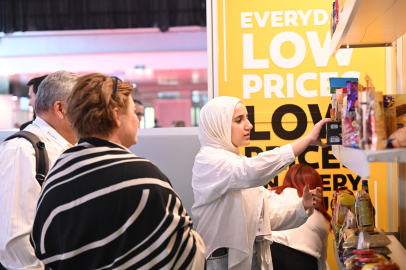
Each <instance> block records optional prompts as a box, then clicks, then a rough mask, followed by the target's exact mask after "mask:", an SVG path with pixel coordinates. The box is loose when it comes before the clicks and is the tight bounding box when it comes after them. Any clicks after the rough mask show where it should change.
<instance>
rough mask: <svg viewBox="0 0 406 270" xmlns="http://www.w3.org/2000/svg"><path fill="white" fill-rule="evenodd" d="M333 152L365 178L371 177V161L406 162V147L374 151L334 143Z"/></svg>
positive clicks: (345, 164)
mask: <svg viewBox="0 0 406 270" xmlns="http://www.w3.org/2000/svg"><path fill="white" fill-rule="evenodd" d="M332 152H333V155H334V156H335V157H336V158H337V159H338V160H339V161H340V162H341V164H343V165H344V166H345V167H347V168H348V169H350V170H351V171H353V172H354V173H356V174H357V175H359V176H361V177H363V178H369V176H370V172H369V166H370V163H371V162H397V163H406V149H401V148H398V149H385V150H378V151H372V150H360V149H353V148H347V147H343V146H341V145H333V146H332Z"/></svg>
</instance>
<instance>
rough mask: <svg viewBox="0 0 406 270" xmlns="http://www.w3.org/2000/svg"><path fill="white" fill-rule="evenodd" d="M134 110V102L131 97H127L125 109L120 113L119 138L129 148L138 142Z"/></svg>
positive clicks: (136, 120)
mask: <svg viewBox="0 0 406 270" xmlns="http://www.w3.org/2000/svg"><path fill="white" fill-rule="evenodd" d="M134 112H135V104H134V101H133V100H132V98H131V97H129V98H128V99H127V109H126V110H125V111H124V112H123V113H122V114H121V115H120V122H121V125H120V128H119V129H120V140H121V143H122V144H123V145H124V146H125V147H127V148H129V147H130V146H131V145H134V144H136V143H137V142H138V139H137V132H138V128H139V125H140V121H139V120H138V117H137V115H136V114H135V113H134Z"/></svg>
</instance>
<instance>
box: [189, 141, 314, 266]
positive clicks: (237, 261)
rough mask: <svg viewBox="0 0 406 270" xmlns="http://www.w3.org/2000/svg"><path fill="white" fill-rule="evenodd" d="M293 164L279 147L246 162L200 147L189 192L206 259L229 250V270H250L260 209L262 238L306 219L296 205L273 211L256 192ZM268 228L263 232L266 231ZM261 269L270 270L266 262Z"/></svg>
mask: <svg viewBox="0 0 406 270" xmlns="http://www.w3.org/2000/svg"><path fill="white" fill-rule="evenodd" d="M294 160H295V156H294V154H293V150H292V147H291V146H290V145H285V146H283V147H280V148H276V149H274V150H272V151H267V152H263V153H260V154H259V155H258V156H256V157H252V158H247V157H243V156H241V155H237V154H236V153H232V152H230V151H227V150H224V149H220V148H214V147H208V146H203V147H202V148H201V149H200V152H199V153H198V155H197V156H196V159H195V164H194V167H193V179H192V187H193V192H194V198H195V204H194V205H193V207H192V214H193V217H194V218H195V219H196V221H197V222H198V226H197V229H196V231H197V232H198V233H199V235H200V236H201V237H202V239H203V241H204V243H205V246H206V258H208V257H209V256H210V254H211V253H212V252H213V251H214V250H216V249H218V248H222V247H226V248H229V255H228V266H229V269H241V270H246V269H251V262H252V249H253V244H254V242H255V236H256V232H257V228H258V221H259V217H260V213H261V210H262V206H263V207H264V235H265V239H267V240H270V239H271V236H270V234H271V231H270V230H271V228H272V230H283V229H289V228H295V227H297V226H300V225H301V224H303V223H304V222H305V221H306V220H307V218H308V215H307V213H306V211H305V210H304V207H303V203H302V199H300V198H297V199H296V200H295V201H292V202H291V203H292V204H290V205H284V206H275V205H274V204H273V203H272V201H269V198H268V196H269V195H270V194H269V192H268V191H267V190H266V189H265V188H263V187H262V186H263V185H265V184H267V183H268V182H269V181H270V180H272V179H273V178H274V177H275V176H276V175H278V174H279V173H280V172H282V171H283V170H284V169H286V167H287V166H288V165H289V164H290V163H292V162H293V161H294ZM267 225H268V228H267ZM261 268H262V269H273V267H272V262H271V263H270V264H269V265H264V263H263V262H261Z"/></svg>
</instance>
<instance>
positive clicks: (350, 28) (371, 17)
mask: <svg viewBox="0 0 406 270" xmlns="http://www.w3.org/2000/svg"><path fill="white" fill-rule="evenodd" d="M340 9H341V8H340ZM405 14H406V0H347V1H346V2H345V4H344V6H343V8H342V9H341V12H340V14H339V22H338V24H337V27H336V31H335V32H334V35H333V37H332V40H331V43H330V55H331V56H335V54H336V53H337V51H338V50H339V49H340V48H361V47H382V46H392V43H393V42H395V41H396V40H397V39H398V38H400V37H401V36H403V35H404V34H405V33H406V16H405Z"/></svg>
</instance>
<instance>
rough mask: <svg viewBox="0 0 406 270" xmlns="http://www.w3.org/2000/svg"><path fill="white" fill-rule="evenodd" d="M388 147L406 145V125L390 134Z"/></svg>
mask: <svg viewBox="0 0 406 270" xmlns="http://www.w3.org/2000/svg"><path fill="white" fill-rule="evenodd" d="M388 147H390V148H401V147H406V127H403V128H401V129H398V130H396V131H395V132H394V133H392V134H391V135H390V136H389V140H388Z"/></svg>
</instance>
